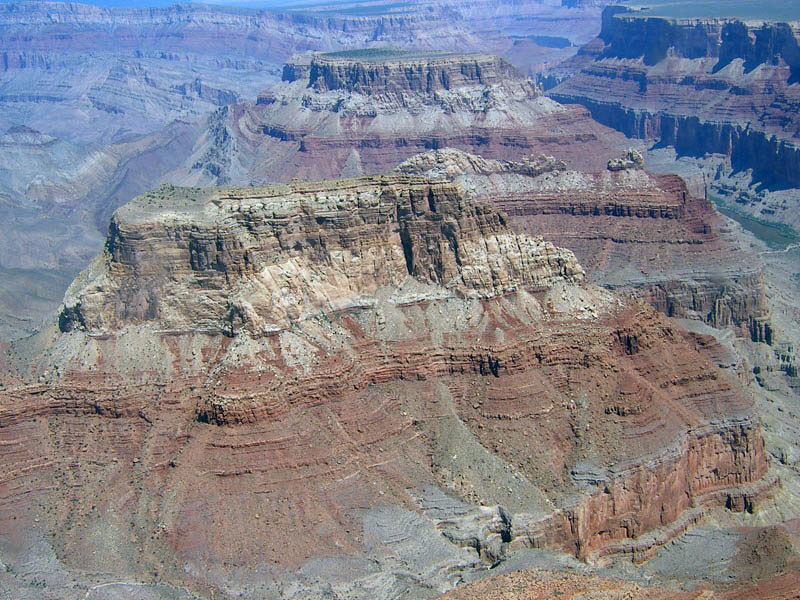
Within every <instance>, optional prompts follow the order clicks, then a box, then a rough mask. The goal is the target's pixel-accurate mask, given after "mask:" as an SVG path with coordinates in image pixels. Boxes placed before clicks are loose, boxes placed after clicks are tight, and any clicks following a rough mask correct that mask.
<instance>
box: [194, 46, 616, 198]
mask: <svg viewBox="0 0 800 600" xmlns="http://www.w3.org/2000/svg"><path fill="white" fill-rule="evenodd" d="M283 79H284V81H283V82H282V83H281V84H279V85H277V86H275V87H274V88H272V89H271V90H268V91H267V92H265V93H263V94H262V95H261V96H260V97H259V99H258V102H257V103H256V105H255V106H252V105H237V106H236V107H233V108H231V109H229V110H223V111H220V112H218V113H216V114H215V115H214V116H212V117H211V119H210V120H209V124H208V133H207V135H206V136H204V137H203V139H202V140H201V141H200V142H199V143H198V144H197V146H196V148H195V152H194V155H193V158H192V161H191V163H190V164H191V166H192V168H191V171H189V172H187V173H186V174H185V177H186V178H188V179H191V178H194V180H196V181H197V182H209V181H210V182H216V183H220V182H221V183H227V182H232V183H236V182H240V181H242V180H244V181H256V182H259V181H263V180H268V179H270V178H271V179H272V180H273V181H274V180H281V181H286V180H289V179H290V178H292V177H302V178H304V179H320V178H324V177H337V176H342V175H354V174H370V173H379V172H385V171H388V170H390V169H391V168H393V167H394V166H396V165H397V164H398V163H400V162H401V161H402V160H404V159H406V158H408V157H409V156H412V155H413V154H416V153H418V152H422V151H424V150H428V149H431V148H444V147H451V146H452V147H457V148H462V149H465V150H473V151H478V152H479V153H480V154H483V155H485V156H489V157H493V158H504V159H505V158H519V157H521V156H522V155H525V154H528V153H530V152H531V151H534V150H535V151H539V152H548V153H557V154H558V155H559V156H560V157H562V158H563V159H564V160H567V161H568V162H570V163H573V164H584V165H585V164H593V165H595V166H596V167H599V166H600V165H601V164H603V165H604V164H605V162H604V158H603V156H604V155H607V154H609V153H612V154H616V153H617V152H618V151H619V150H620V149H621V148H622V147H623V141H622V140H623V138H622V136H619V135H618V134H615V133H613V132H611V131H610V130H609V129H607V128H605V127H603V126H601V125H599V124H597V123H596V122H594V121H592V120H591V119H590V118H589V114H588V112H587V111H586V110H585V109H584V108H581V107H578V106H571V107H565V106H561V105H559V104H557V103H555V102H553V101H552V100H550V99H548V98H546V97H544V96H543V95H542V93H541V90H540V89H539V88H538V87H537V86H536V85H535V84H534V83H533V82H532V81H530V80H527V79H524V78H522V77H521V76H519V74H518V73H517V72H516V70H515V69H514V68H513V67H512V66H511V65H510V64H508V63H507V62H506V61H504V60H502V59H499V58H496V57H490V56H481V55H458V54H442V53H429V54H421V53H418V52H417V53H415V52H399V51H397V52H394V51H391V52H390V51H382V52H381V51H377V50H376V51H369V50H366V51H355V52H339V53H332V54H327V55H326V54H323V55H310V56H308V55H306V56H302V57H298V58H296V59H294V60H292V61H290V62H289V63H288V64H287V65H286V67H285V68H284V74H283Z"/></svg>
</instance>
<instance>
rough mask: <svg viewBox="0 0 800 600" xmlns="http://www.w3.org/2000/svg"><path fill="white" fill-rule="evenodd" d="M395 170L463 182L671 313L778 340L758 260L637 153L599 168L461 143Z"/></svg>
mask: <svg viewBox="0 0 800 600" xmlns="http://www.w3.org/2000/svg"><path fill="white" fill-rule="evenodd" d="M398 170H399V171H401V172H405V173H417V174H426V175H430V176H437V177H442V178H445V179H448V180H454V181H457V182H458V183H459V184H460V185H462V186H463V187H464V188H465V189H466V190H467V191H468V192H469V193H470V194H472V195H473V196H474V197H476V198H480V199H482V200H483V201H487V202H491V203H492V204H494V205H495V206H497V207H499V208H501V209H502V210H503V211H504V212H505V213H506V214H508V215H509V217H510V219H511V221H512V222H513V223H514V224H515V225H516V226H517V227H519V228H520V229H521V230H523V231H526V232H528V233H530V234H532V235H542V236H544V237H545V238H546V239H550V240H553V241H554V242H555V243H556V244H558V245H559V246H564V247H566V248H569V249H571V250H573V251H574V252H575V253H576V255H577V256H578V259H579V260H580V261H581V264H583V265H585V267H586V269H587V272H588V273H589V277H590V279H591V280H593V281H594V282H596V283H599V284H601V285H604V286H608V287H611V288H614V289H619V290H620V291H623V290H627V291H630V292H633V293H635V294H636V295H639V296H641V297H643V298H645V299H647V300H648V302H649V303H650V304H652V305H653V306H654V307H656V308H657V309H658V310H659V311H661V312H664V313H665V314H667V315H670V316H676V317H694V318H699V319H702V320H703V321H705V322H707V323H709V324H712V325H713V326H715V327H734V328H736V329H738V330H739V331H740V332H741V334H742V335H744V336H746V337H750V338H752V339H753V340H756V341H767V340H769V339H771V334H770V333H769V330H770V326H769V316H768V310H767V307H766V302H765V296H764V281H763V277H762V274H761V270H762V265H761V262H760V260H759V259H758V258H757V257H754V256H752V255H749V254H747V253H746V252H744V251H742V250H741V249H739V247H738V245H737V244H734V243H733V241H732V240H731V239H729V238H728V237H727V236H726V234H725V223H724V221H723V220H722V219H721V218H720V217H719V216H718V215H717V214H716V213H715V211H714V209H713V208H712V206H711V204H710V203H709V201H708V200H706V199H704V198H697V197H695V196H694V195H693V194H691V193H690V192H689V191H688V189H687V187H686V185H685V184H684V182H683V181H682V180H681V179H680V178H679V177H677V176H673V175H652V174H650V173H648V172H647V171H645V170H644V169H643V168H642V157H641V155H639V153H638V152H636V151H635V150H632V151H629V152H626V153H625V155H624V156H623V157H622V158H619V159H612V160H610V161H609V163H608V167H607V169H606V170H605V171H602V172H599V173H585V172H578V171H573V170H569V169H567V168H566V165H565V164H564V163H559V162H558V161H556V160H554V159H552V158H547V157H538V158H533V157H531V158H529V159H527V160H525V161H522V162H518V163H517V162H505V163H502V162H498V161H486V160H484V159H481V158H480V157H477V156H473V155H469V154H465V153H463V152H459V151H456V150H442V151H435V152H429V153H425V154H422V155H420V156H417V157H414V158H412V159H409V160H408V161H406V162H405V163H403V164H401V165H400V166H399V167H398Z"/></svg>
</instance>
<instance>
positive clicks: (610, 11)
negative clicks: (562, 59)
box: [549, 7, 800, 186]
mask: <svg viewBox="0 0 800 600" xmlns="http://www.w3.org/2000/svg"><path fill="white" fill-rule="evenodd" d="M576 67H582V69H581V70H580V72H579V73H578V74H576V75H575V76H574V77H572V78H570V79H568V80H567V81H564V82H563V83H560V84H559V85H557V86H555V87H554V88H553V89H552V90H551V91H550V92H549V94H550V95H551V97H553V98H554V99H556V100H558V101H559V102H565V103H571V102H576V103H580V104H582V105H584V106H586V107H587V108H589V110H590V111H591V112H592V116H593V117H594V118H595V119H597V120H598V121H600V122H601V123H604V124H606V125H609V126H611V127H614V128H615V129H618V130H620V131H622V132H624V133H625V134H626V135H629V136H635V137H642V138H646V139H657V140H659V141H660V142H661V143H662V144H664V145H672V146H674V147H675V149H676V150H677V151H678V152H679V153H681V154H689V155H703V154H704V153H719V154H724V155H727V156H729V157H730V159H731V163H732V164H733V166H734V168H736V169H753V170H754V173H755V176H756V177H757V178H759V179H760V180H762V181H765V182H767V183H781V184H784V185H785V184H789V185H792V186H798V185H800V179H798V176H797V173H798V172H800V169H799V168H798V167H799V166H800V162H799V161H800V149H799V148H800V138H798V134H797V131H798V125H800V123H798V121H797V114H799V113H798V110H797V107H798V106H800V96H798V92H797V89H796V88H797V86H796V85H793V84H794V83H795V82H796V80H797V78H798V75H799V74H800V51H799V50H798V29H797V25H796V24H786V23H769V22H759V23H750V22H748V23H743V22H740V21H737V20H735V19H724V18H721V19H716V20H713V21H703V20H691V21H675V20H670V19H666V18H659V17H650V18H642V17H640V16H639V15H636V14H635V13H626V12H624V9H620V8H619V7H611V8H607V9H606V10H605V12H604V16H603V28H602V31H601V33H600V36H599V39H598V41H596V42H595V43H593V46H592V50H591V51H587V52H585V53H584V54H583V56H581V57H576V59H575V60H573V61H572V68H576Z"/></svg>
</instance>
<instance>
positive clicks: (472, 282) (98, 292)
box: [61, 176, 583, 335]
mask: <svg viewBox="0 0 800 600" xmlns="http://www.w3.org/2000/svg"><path fill="white" fill-rule="evenodd" d="M92 270H93V271H94V272H92V271H90V272H87V273H85V274H84V275H83V276H82V278H81V279H79V280H78V282H76V284H75V285H73V287H72V288H70V290H69V291H68V293H67V298H68V299H67V302H66V308H65V310H64V312H63V313H62V316H61V328H62V330H64V331H69V330H71V329H73V328H74V327H75V326H80V327H82V328H86V329H87V330H89V331H94V330H100V331H106V330H114V329H119V328H120V327H121V326H123V325H125V324H139V323H143V322H147V321H152V322H155V323H158V325H159V326H161V327H168V328H179V329H180V328H183V329H186V328H192V327H193V326H196V325H197V324H203V326H204V327H211V328H217V329H222V328H228V329H231V328H237V327H241V326H245V327H247V328H248V330H249V331H250V333H251V334H256V335H258V334H263V333H264V332H269V331H273V330H276V329H280V328H283V327H286V326H287V325H288V324H289V323H290V322H292V321H297V320H303V319H306V318H309V317H310V316H314V315H317V314H319V313H320V312H329V311H335V310H339V309H342V308H348V307H352V306H358V305H360V304H365V305H369V303H370V302H372V301H374V300H373V297H374V295H375V294H376V292H377V291H378V290H379V289H381V288H386V287H400V286H401V285H402V284H403V282H404V280H405V279H406V278H407V277H409V276H410V277H413V278H415V279H416V280H417V281H419V282H422V283H425V284H432V285H440V286H444V287H445V288H446V289H448V290H450V291H451V292H452V293H454V294H458V295H461V296H475V297H491V296H495V295H498V294H502V293H506V292H510V291H514V290H517V289H522V288H531V289H534V290H539V291H541V290H545V289H549V288H550V287H552V286H553V285H554V284H555V283H556V282H557V281H566V282H577V281H580V280H581V278H582V277H583V270H582V269H581V267H580V265H578V263H577V261H576V260H575V258H574V256H572V254H571V253H569V252H567V251H564V250H560V249H557V248H555V247H553V246H552V245H550V244H547V243H545V242H543V241H541V239H538V240H537V239H531V238H529V237H527V236H524V235H515V234H513V233H511V232H510V231H508V229H507V227H506V224H505V217H504V216H503V215H502V214H501V213H498V212H496V211H494V210H493V209H491V208H489V207H486V206H479V205H475V204H472V203H470V202H468V201H467V200H465V198H464V197H463V195H462V194H461V193H460V192H459V190H458V189H457V188H456V187H455V186H452V185H450V184H442V183H435V184H431V183H429V182H427V181H426V180H424V179H421V178H416V179H415V178H413V177H402V176H399V177H397V176H396V177H391V176H390V177H376V178H374V179H369V178H367V179H361V180H349V181H347V180H345V181H341V182H335V183H333V184H330V183H321V184H292V185H290V186H276V187H272V188H263V189H258V188H256V189H250V190H247V189H245V190H237V189H224V188H223V189H219V190H200V189H192V190H185V189H180V188H160V189H158V190H156V191H155V192H153V193H151V194H148V195H144V196H141V197H139V198H137V199H136V200H134V201H133V202H132V203H130V204H128V205H126V206H125V207H124V208H122V209H120V210H119V211H117V213H116V214H115V215H114V217H113V218H112V222H111V227H110V230H109V238H108V242H107V244H106V251H105V253H104V254H103V255H101V257H99V258H98V259H97V260H96V261H95V264H94V266H93V269H92ZM176 284H177V285H176ZM166 286H171V287H172V289H170V290H169V291H167V290H166V289H165V288H166Z"/></svg>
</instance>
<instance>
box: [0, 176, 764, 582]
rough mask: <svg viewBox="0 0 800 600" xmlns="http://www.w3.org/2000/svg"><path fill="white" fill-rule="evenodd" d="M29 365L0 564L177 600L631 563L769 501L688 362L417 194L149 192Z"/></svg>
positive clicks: (623, 315)
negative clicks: (52, 558)
mask: <svg viewBox="0 0 800 600" xmlns="http://www.w3.org/2000/svg"><path fill="white" fill-rule="evenodd" d="M535 164H536V161H531V162H530V163H529V164H528V165H527V166H526V167H524V168H525V169H535V168H536V167H535ZM540 166H541V165H540ZM26 353H27V355H28V356H31V355H32V354H34V353H38V358H36V359H35V360H34V363H35V365H36V370H35V373H33V375H34V376H35V377H36V378H37V380H38V382H37V383H31V382H28V383H25V381H24V377H23V379H16V380H13V381H12V380H9V385H8V387H7V388H5V389H3V390H2V391H0V397H2V401H1V402H0V440H2V443H3V444H4V446H3V447H4V448H6V451H5V452H4V453H3V463H2V469H3V474H4V475H3V480H2V483H0V489H2V492H3V493H2V499H3V502H2V505H0V526H1V527H2V528H3V532H4V536H5V539H12V540H13V539H16V538H15V536H16V535H18V534H20V532H22V531H28V532H30V531H35V532H42V534H46V533H52V534H55V537H54V538H53V539H54V540H55V541H54V542H53V543H54V544H55V549H56V551H57V555H58V556H60V557H62V560H64V561H66V562H67V564H74V565H77V564H80V565H81V567H82V568H84V569H86V568H88V569H93V570H96V571H103V570H108V569H112V568H113V570H114V572H117V573H119V572H126V573H128V574H129V575H130V576H131V577H134V578H141V577H143V576H145V574H146V573H150V572H151V571H152V569H153V568H156V569H157V570H158V573H159V577H161V578H163V579H164V580H166V581H169V582H172V583H173V584H180V585H190V586H192V587H194V588H196V589H208V587H206V586H210V587H213V588H214V589H217V590H228V593H230V590H231V589H245V588H241V587H238V588H237V587H236V585H239V586H241V585H250V584H245V583H241V582H243V581H244V582H246V581H249V579H248V578H249V577H255V576H256V575H254V574H256V573H262V574H261V575H258V577H259V578H260V579H259V581H261V582H262V585H264V584H263V582H264V581H271V582H272V583H271V584H270V585H272V584H274V585H276V586H278V583H279V582H281V581H284V582H285V581H288V580H286V579H282V578H285V577H288V576H289V575H288V573H293V572H297V573H308V572H309V571H308V569H309V568H311V567H309V565H313V564H322V563H319V562H314V561H319V560H322V559H321V558H320V557H324V556H326V557H331V556H338V557H350V558H348V559H347V560H366V561H368V562H369V561H372V562H370V563H369V564H373V565H380V566H379V567H378V568H379V569H381V572H382V573H384V575H383V577H384V578H388V579H387V581H390V582H394V583H392V584H391V585H400V586H401V587H402V586H408V585H412V584H410V583H408V581H407V579H403V577H404V576H403V575H402V573H405V572H408V571H409V570H411V571H412V572H415V573H417V572H418V573H419V574H418V575H415V577H418V578H419V581H421V582H423V583H424V582H427V583H424V584H425V585H426V586H433V587H434V589H438V590H440V591H445V590H446V589H448V588H449V587H450V586H451V585H452V577H450V576H449V575H448V574H449V573H452V572H454V571H458V570H464V569H471V568H475V567H476V566H477V565H480V564H482V563H485V562H490V563H492V562H495V561H497V560H502V559H503V558H504V557H505V556H506V555H507V554H508V553H509V552H513V551H514V550H515V549H517V548H521V547H526V546H533V547H547V548H554V549H559V550H565V551H568V552H570V553H573V554H575V555H576V556H579V557H581V558H584V559H587V560H593V561H594V560H603V557H604V556H605V555H607V554H609V553H629V554H630V555H631V556H632V557H633V558H634V559H636V560H639V559H641V558H643V557H646V556H648V555H649V553H650V552H652V549H653V548H657V547H658V546H659V545H660V544H662V543H663V542H664V541H666V540H668V539H670V538H671V537H672V536H674V535H677V534H679V533H680V532H681V531H683V529H685V527H687V526H688V525H689V524H691V523H692V522H693V521H694V520H696V519H697V518H698V517H699V516H700V515H701V514H702V513H703V511H704V510H705V509H706V508H707V507H711V506H728V507H729V508H731V509H733V510H752V508H753V507H754V506H755V504H756V503H757V502H758V500H759V498H761V497H763V495H764V494H765V493H769V490H770V488H771V486H772V485H774V482H773V480H771V479H768V478H767V479H765V478H764V475H765V473H766V469H767V459H766V456H765V453H764V449H763V442H762V439H761V433H760V428H759V425H758V421H757V419H756V418H754V416H753V414H752V405H751V399H750V398H749V397H748V396H747V395H746V394H745V393H744V392H743V391H742V387H741V384H740V382H739V381H738V379H737V376H736V375H735V373H732V372H730V371H731V370H730V369H726V368H721V367H720V366H719V362H720V361H719V360H717V356H718V355H719V354H720V353H724V350H722V349H721V348H720V347H719V346H718V345H717V344H716V342H715V341H714V340H713V339H711V338H708V337H705V336H701V335H694V334H689V333H686V332H683V331H681V330H679V329H676V328H675V326H674V325H673V324H672V322H670V321H669V320H668V319H667V318H666V317H664V316H662V315H659V314H658V313H657V312H655V311H654V310H653V309H652V308H649V307H647V306H646V305H645V304H642V303H639V302H637V301H634V300H623V299H621V298H618V297H616V296H614V295H612V294H610V293H608V292H606V291H604V290H602V289H600V288H597V287H594V286H592V285H589V284H587V283H585V282H584V273H583V270H582V269H581V267H580V266H579V265H578V263H577V261H576V260H575V258H574V255H573V254H572V253H571V252H569V251H567V250H563V249H559V248H556V247H554V246H552V245H550V244H549V243H546V242H543V241H541V240H540V239H538V238H534V237H530V236H529V235H527V234H524V233H513V232H512V231H511V230H510V229H509V228H508V225H507V217H506V216H505V215H504V214H503V213H502V212H499V211H498V210H497V209H495V208H493V207H491V206H489V205H486V204H480V203H476V202H475V201H474V200H472V199H470V198H468V197H465V195H464V194H463V192H462V190H461V189H460V188H459V187H458V186H455V185H453V184H450V183H448V182H443V181H437V180H430V179H426V178H421V177H414V176H407V175H396V176H387V177H378V178H362V179H355V180H344V181H338V182H323V183H317V184H291V185H287V186H273V187H269V188H218V189H211V190H186V189H179V188H172V187H162V188H159V189H157V190H154V191H153V192H151V193H149V194H146V195H144V196H142V197H139V198H137V199H136V200H134V201H133V203H132V204H131V205H130V206H129V207H125V208H122V209H120V210H119V211H117V213H116V214H115V216H114V219H113V226H112V227H111V230H110V233H109V237H108V241H107V244H106V249H105V251H104V252H103V254H102V255H101V256H100V257H98V259H97V260H96V261H95V262H94V263H93V264H92V266H91V267H90V268H89V269H87V270H86V271H85V272H84V273H83V274H82V275H81V276H80V277H79V278H78V279H77V280H76V282H75V283H74V284H73V286H72V287H71V288H70V291H69V292H68V294H67V297H66V300H65V306H64V308H63V311H62V316H61V320H60V331H52V332H43V333H42V334H40V335H39V336H38V337H34V338H30V339H28V340H26V341H24V342H20V343H18V344H15V345H14V346H13V347H12V348H11V349H10V351H9V353H8V354H7V359H6V362H5V363H4V365H3V368H4V369H11V368H12V367H13V364H14V361H15V360H18V359H15V358H14V357H15V356H19V355H20V354H22V355H25V354H26ZM18 364H21V363H18ZM22 375H24V373H23V374H22ZM74 490H78V491H79V492H80V493H77V494H75V493H74ZM432 490H433V491H432ZM435 490H444V492H442V491H435ZM448 498H449V499H448ZM480 504H483V505H485V506H484V507H480V506H479V505H480ZM444 506H451V508H448V509H445V508H443V507H444ZM387 511H388V512H387ZM392 511H394V512H392ZM389 515H394V516H391V517H389ZM37 519H38V521H37ZM386 519H390V521H391V524H389V521H386ZM375 523H384V524H383V525H380V527H379V530H380V528H386V527H388V528H389V530H391V531H393V532H395V533H392V534H391V535H390V538H391V539H388V538H387V541H381V542H378V541H377V540H383V539H384V538H383V537H381V535H383V534H380V533H379V530H376V529H375V527H376V525H375ZM426 528H427V529H426ZM100 531H102V532H103V534H102V539H104V540H107V542H105V543H106V550H105V551H104V552H102V553H100V552H97V545H96V542H97V539H99V538H97V537H96V535H98V534H97V532H100ZM287 531H291V532H292V536H291V537H292V541H291V543H290V544H287V543H286V532H287ZM320 531H324V535H321V534H320ZM376 531H378V533H376ZM425 532H428V533H425ZM387 535H388V534H387ZM376 536H377V537H376ZM425 536H428V537H425ZM401 540H405V541H402V542H401ZM414 540H418V542H415V541H414ZM398 543H402V544H409V546H408V548H409V549H408V550H403V552H409V554H402V553H401V555H398V554H397V551H395V552H394V553H393V551H392V549H391V548H397V546H396V545H395V544H398ZM415 543H417V544H420V545H419V546H414V544H415ZM403 547H405V546H403ZM423 547H424V548H425V550H424V552H434V549H436V550H435V551H436V552H439V553H440V554H439V555H437V556H440V557H446V558H437V559H435V560H434V562H425V561H423V562H414V560H416V559H414V560H412V558H410V557H412V556H417V555H418V554H419V553H420V552H422V550H421V548H423ZM403 557H405V558H403ZM326 560H327V559H326ZM431 560H433V559H431ZM398 561H399V562H398ZM423 563H424V564H423ZM112 564H113V567H112ZM264 565H269V569H272V570H271V571H269V572H270V573H272V574H271V575H269V576H268V577H266V576H264V575H263V571H259V569H264V568H266V567H265V566H264ZM304 565H305V566H304ZM370 568H371V569H373V568H375V567H374V566H373V567H370ZM276 569H277V570H276ZM281 569H289V571H281ZM297 569H299V571H294V570H297ZM348 572H349V571H348ZM359 572H360V571H353V578H354V579H353V581H350V582H349V583H348V584H347V585H349V586H350V589H353V586H356V587H357V586H367V588H365V589H372V588H370V587H369V586H372V585H375V584H374V582H373V583H369V581H371V580H370V579H369V577H368V573H363V574H362V575H359V574H358V573H359ZM370 572H371V571H370ZM280 573H283V575H281V574H280ZM299 576H300V575H296V576H293V577H299ZM305 576H307V575H304V577H305ZM362 576H363V578H362V579H359V577H362ZM265 577H266V578H265ZM233 582H239V583H237V584H234V583H233ZM276 582H278V583H276ZM402 582H405V583H402ZM253 585H255V584H253ZM281 585H283V584H281ZM309 585H311V584H309ZM314 585H316V584H314ZM386 585H389V584H388V583H387V584H386ZM414 585H416V584H414ZM420 585H422V584H420ZM231 586H234V587H231ZM246 589H250V588H246ZM261 589H262V591H263V589H265V588H261ZM270 589H272V592H270V593H272V594H274V595H277V596H280V595H285V594H284V592H281V591H280V589H279V588H278V587H276V588H270ZM281 589H284V588H281ZM287 589H292V588H287ZM381 589H383V588H381ZM387 589H388V588H387ZM392 589H395V588H392ZM414 589H416V588H414ZM428 589H430V587H428ZM254 590H255V591H257V588H253V589H252V590H251V591H254ZM254 593H255V592H254ZM289 595H290V594H289Z"/></svg>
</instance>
